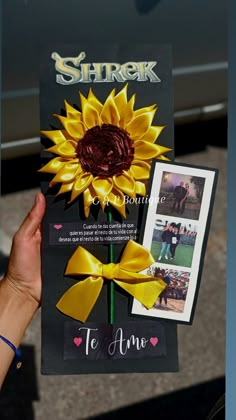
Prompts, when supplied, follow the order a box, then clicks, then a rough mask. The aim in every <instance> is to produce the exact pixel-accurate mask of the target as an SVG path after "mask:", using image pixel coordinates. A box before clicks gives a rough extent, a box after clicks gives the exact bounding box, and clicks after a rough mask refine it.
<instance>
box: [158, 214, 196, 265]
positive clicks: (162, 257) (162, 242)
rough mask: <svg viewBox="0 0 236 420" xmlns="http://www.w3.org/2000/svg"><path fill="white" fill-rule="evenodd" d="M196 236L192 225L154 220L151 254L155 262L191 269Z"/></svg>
mask: <svg viewBox="0 0 236 420" xmlns="http://www.w3.org/2000/svg"><path fill="white" fill-rule="evenodd" d="M196 236H197V227H196V226H194V225H191V224H186V223H175V222H172V221H168V220H166V221H163V220H156V223H155V227H154V230H153V237H152V245H151V253H152V255H153V257H154V259H155V261H160V262H162V263H165V264H172V265H178V266H183V267H191V265H192V258H193V251H194V246H195V241H196Z"/></svg>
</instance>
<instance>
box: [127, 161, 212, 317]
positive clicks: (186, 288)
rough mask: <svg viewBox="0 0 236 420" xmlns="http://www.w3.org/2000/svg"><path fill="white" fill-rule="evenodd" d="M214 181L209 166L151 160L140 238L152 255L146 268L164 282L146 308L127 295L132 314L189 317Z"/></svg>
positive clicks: (198, 273)
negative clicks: (155, 298) (152, 261)
mask: <svg viewBox="0 0 236 420" xmlns="http://www.w3.org/2000/svg"><path fill="white" fill-rule="evenodd" d="M216 182H217V170H216V169H213V168H202V167H195V166H190V165H182V164H179V163H171V162H163V161H157V160H156V161H155V162H154V163H153V165H152V172H151V178H150V181H149V194H148V200H147V203H146V208H145V212H144V213H145V214H144V223H143V231H142V232H141V238H142V239H141V241H142V244H143V246H145V247H146V248H147V249H148V250H149V251H150V252H151V254H152V256H153V258H154V261H155V262H154V264H153V265H151V266H150V267H148V269H147V270H146V273H149V274H151V275H152V276H154V277H157V278H160V279H161V280H163V281H164V282H165V283H166V288H165V289H164V290H163V292H162V293H161V294H160V295H159V297H158V299H157V300H156V302H155V303H154V305H153V307H152V308H151V309H147V308H146V307H145V306H143V305H142V304H141V303H140V302H138V301H137V300H136V299H133V304H132V309H131V313H132V314H134V315H142V316H149V317H155V318H165V319H172V320H175V321H179V322H185V323H191V322H192V320H193V315H194V309H195V306H196V300H197V294H198V290H199V286H200V280H201V272H202V267H203V261H204V255H205V250H206V243H207V237H208V232H209V227H210V219H211V213H212V208H213V202H214V194H215V188H216Z"/></svg>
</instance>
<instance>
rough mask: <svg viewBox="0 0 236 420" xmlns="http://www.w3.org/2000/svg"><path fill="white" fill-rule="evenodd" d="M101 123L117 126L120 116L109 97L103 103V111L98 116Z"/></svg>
mask: <svg viewBox="0 0 236 420" xmlns="http://www.w3.org/2000/svg"><path fill="white" fill-rule="evenodd" d="M100 117H101V119H102V122H103V123H105V124H113V125H116V126H117V125H119V121H120V114H119V111H118V109H117V107H116V104H115V101H114V99H113V98H112V97H111V96H110V95H109V96H108V98H107V100H106V102H105V103H104V106H103V110H102V112H101V114H100Z"/></svg>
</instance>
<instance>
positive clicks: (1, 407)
mask: <svg viewBox="0 0 236 420" xmlns="http://www.w3.org/2000/svg"><path fill="white" fill-rule="evenodd" d="M21 351H22V362H23V363H22V367H21V368H20V369H16V367H15V363H14V362H13V363H12V366H11V368H10V370H9V372H8V375H7V377H6V380H5V382H4V384H3V387H2V390H1V392H0V419H1V420H34V418H35V417H34V411H33V404H32V403H33V401H38V399H39V397H38V386H37V379H36V365H35V352H34V347H33V346H21Z"/></svg>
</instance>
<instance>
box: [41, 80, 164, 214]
mask: <svg viewBox="0 0 236 420" xmlns="http://www.w3.org/2000/svg"><path fill="white" fill-rule="evenodd" d="M80 102H81V112H80V111H78V110H77V109H75V108H74V107H73V106H71V105H69V104H68V103H67V101H65V110H66V117H64V116H61V115H56V114H54V116H55V117H56V118H57V119H58V120H59V121H60V122H61V124H62V125H63V127H64V129H61V130H50V131H41V133H42V134H43V135H45V136H46V137H47V138H49V139H50V140H51V141H52V142H53V143H54V146H52V147H50V148H49V149H46V151H48V152H51V153H54V154H55V155H57V157H55V158H53V159H52V160H50V162H49V163H47V164H46V165H45V166H43V167H42V168H41V169H40V170H39V171H40V172H47V173H51V174H55V176H54V178H53V179H52V180H51V182H50V184H49V186H50V187H52V186H54V185H56V184H57V183H60V184H61V186H60V189H59V191H58V193H57V195H59V194H63V193H67V192H70V193H71V194H70V199H69V203H71V202H72V201H74V200H75V199H76V198H77V197H78V196H79V195H80V194H82V193H83V202H84V213H85V216H86V217H88V215H89V211H90V206H91V205H92V204H94V203H95V201H96V200H99V202H100V205H101V207H102V209H103V210H104V208H105V206H106V205H107V204H108V203H109V204H111V205H112V206H113V207H115V208H116V209H117V210H118V211H119V212H120V214H121V215H122V216H123V217H125V216H126V210H125V195H128V196H129V197H131V198H135V197H136V194H138V195H141V196H145V195H146V184H147V180H148V178H149V172H150V164H151V161H152V159H153V158H158V159H163V160H168V159H167V158H166V157H165V156H163V154H164V153H166V152H168V151H170V150H171V149H169V148H167V147H163V146H160V145H158V144H154V143H155V141H156V139H157V138H158V137H159V135H160V134H161V132H162V130H163V129H164V127H165V126H152V125H151V124H152V121H153V118H154V115H155V113H156V111H157V106H156V105H155V104H154V105H151V106H147V107H144V108H140V109H137V110H134V104H135V95H133V96H132V97H131V98H130V99H129V100H128V99H127V85H126V86H124V88H123V89H122V90H121V91H120V92H119V93H117V94H116V92H115V89H113V90H112V91H111V92H110V94H109V95H108V97H107V99H106V100H105V102H104V104H102V103H101V102H100V101H99V100H98V98H97V97H96V96H95V95H94V93H93V91H92V89H90V90H89V93H88V96H87V98H86V97H85V96H83V95H82V94H81V93H80Z"/></svg>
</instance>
